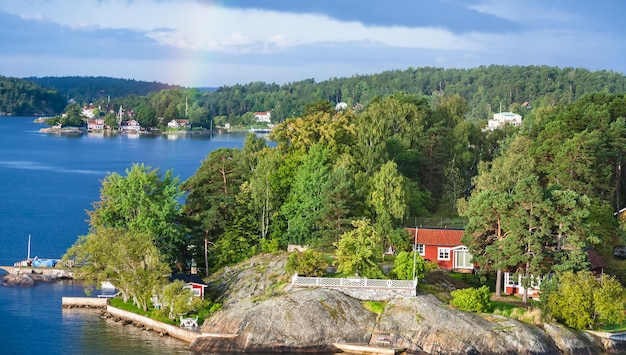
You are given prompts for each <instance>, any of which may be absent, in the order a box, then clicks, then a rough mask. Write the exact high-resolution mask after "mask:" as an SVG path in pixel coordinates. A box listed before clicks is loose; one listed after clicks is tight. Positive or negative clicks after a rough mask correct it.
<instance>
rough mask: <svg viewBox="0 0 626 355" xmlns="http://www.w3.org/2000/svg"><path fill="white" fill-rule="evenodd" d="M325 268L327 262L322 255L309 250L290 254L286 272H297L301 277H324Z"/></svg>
mask: <svg viewBox="0 0 626 355" xmlns="http://www.w3.org/2000/svg"><path fill="white" fill-rule="evenodd" d="M327 268H328V262H327V261H326V259H325V258H324V255H323V254H322V253H320V252H317V251H315V250H311V249H309V250H306V251H304V252H295V253H292V254H291V255H289V261H287V272H290V273H293V272H297V273H298V275H301V276H311V277H320V276H325V275H326V269H327Z"/></svg>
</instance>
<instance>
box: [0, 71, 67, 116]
mask: <svg viewBox="0 0 626 355" xmlns="http://www.w3.org/2000/svg"><path fill="white" fill-rule="evenodd" d="M66 104H67V100H66V99H65V97H64V96H63V95H61V94H59V93H58V92H57V91H56V90H54V89H50V88H45V87H42V86H40V85H38V84H36V83H33V82H31V81H27V80H21V79H16V78H7V77H3V76H0V116H4V115H15V116H31V115H53V114H56V113H59V112H61V111H62V110H63V108H64V107H65V105H66Z"/></svg>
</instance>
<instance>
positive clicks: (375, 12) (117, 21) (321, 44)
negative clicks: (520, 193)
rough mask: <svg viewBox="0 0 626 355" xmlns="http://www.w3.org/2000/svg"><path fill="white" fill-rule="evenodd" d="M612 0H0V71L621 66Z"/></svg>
mask: <svg viewBox="0 0 626 355" xmlns="http://www.w3.org/2000/svg"><path fill="white" fill-rule="evenodd" d="M624 13H626V2H624V1H622V0H603V1H594V2H592V1H570V0H550V1H544V0H428V1H422V0H384V1H383V0H81V1H75V0H19V1H16V0H0V24H1V25H0V75H4V76H13V77H27V76H68V75H71V76H74V75H78V76H111V77H117V78H127V79H136V80H146V81H159V82H164V83H169V84H179V85H184V86H222V85H233V84H236V83H248V82H252V81H265V82H268V83H279V84H283V83H287V82H293V81H299V80H303V79H310V78H313V79H315V80H316V81H318V82H319V81H323V80H327V79H329V78H332V77H350V76H353V75H357V74H371V73H379V72H382V71H385V70H394V69H400V70H404V69H407V68H409V67H422V66H432V67H443V68H472V67H477V66H480V65H491V64H504V65H549V66H558V67H577V68H587V69H590V70H612V71H616V72H619V73H624V72H626V60H624V56H625V54H626V38H625V36H624V35H625V34H626V30H625V29H624V27H623V21H624V20H623V19H622V17H623V14H624Z"/></svg>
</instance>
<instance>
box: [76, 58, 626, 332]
mask: <svg viewBox="0 0 626 355" xmlns="http://www.w3.org/2000/svg"><path fill="white" fill-rule="evenodd" d="M488 69H494V72H495V73H500V74H502V73H506V72H508V70H511V68H504V67H489V68H479V69H478V71H481V70H486V71H488ZM516 69H522V70H531V69H532V70H536V72H537V73H542V72H543V70H545V71H546V73H548V74H549V73H553V74H555V75H554V76H553V77H551V76H549V75H548V76H547V77H546V78H545V80H539V79H538V78H539V77H536V78H535V80H537V84H536V85H535V86H532V87H533V88H534V89H532V90H537V91H534V92H533V94H532V95H531V94H530V92H531V91H532V90H531V89H529V87H531V85H530V84H528V83H527V84H524V85H521V84H520V86H519V87H518V90H517V91H514V90H512V89H511V87H512V86H508V89H507V90H504V89H502V88H501V89H500V90H495V89H494V92H499V93H500V94H501V95H505V96H503V97H500V96H498V95H499V94H494V93H491V92H490V94H489V95H488V94H485V97H486V96H489V97H492V96H493V97H497V98H499V99H489V100H488V101H489V102H492V103H493V104H495V102H498V103H499V102H500V99H502V100H503V101H504V102H503V104H506V105H508V109H510V110H513V111H517V112H521V113H524V119H523V124H522V125H521V126H517V127H516V126H512V125H505V126H504V127H502V128H500V129H495V130H486V129H484V128H485V123H486V118H487V117H488V116H486V115H487V112H489V111H485V112H484V113H480V114H478V113H477V112H479V111H477V109H476V107H475V106H474V104H472V103H471V102H475V101H472V99H473V98H475V97H476V95H471V94H470V93H469V92H465V93H464V92H454V93H452V92H450V91H453V90H451V89H450V87H454V85H452V84H451V83H447V84H445V85H447V87H448V89H442V90H435V92H431V93H430V94H429V95H426V94H424V93H423V92H422V93H407V92H402V90H399V91H398V92H393V93H389V94H387V95H384V94H377V95H374V96H373V97H372V98H371V99H369V100H368V101H367V102H366V104H365V105H363V107H358V108H357V109H346V110H337V109H336V108H335V104H336V102H335V101H336V100H333V99H331V98H329V97H324V98H322V99H318V100H311V101H306V100H304V99H301V100H302V109H301V112H300V113H298V114H296V115H293V116H291V117H289V118H286V119H284V120H282V121H280V122H279V123H278V124H277V125H276V126H275V127H274V129H273V131H272V133H271V134H270V136H269V138H270V141H271V142H272V143H271V144H268V141H267V140H266V139H264V138H259V137H256V136H255V135H252V134H251V135H249V136H248V137H247V139H246V141H245V144H244V146H243V147H242V148H241V149H239V148H221V149H218V150H215V151H213V152H211V153H210V154H209V155H208V156H207V157H206V159H205V160H204V161H203V162H202V164H201V166H200V167H199V168H198V170H197V171H196V172H195V174H194V175H193V176H191V177H190V178H189V179H188V180H186V181H179V180H178V178H176V177H175V175H174V172H172V171H166V172H160V171H159V170H158V169H152V168H151V167H148V166H143V165H134V166H132V167H129V168H128V169H127V171H126V175H121V174H117V173H112V174H109V175H108V176H106V177H105V179H104V180H103V183H102V188H101V191H100V193H101V201H98V202H96V203H95V204H94V209H93V210H92V211H89V217H90V220H89V222H90V226H91V228H90V233H89V234H88V235H86V236H82V237H80V238H79V240H78V241H77V243H76V244H75V245H74V246H73V247H72V248H71V249H70V250H69V251H68V254H67V255H66V258H74V259H76V260H77V261H78V262H79V263H86V264H85V265H88V266H89V268H88V269H87V270H91V271H92V272H91V275H92V277H93V278H94V279H93V280H94V281H96V280H100V278H103V277H104V278H106V279H115V280H116V282H115V284H116V285H117V284H128V285H134V284H142V285H143V286H142V287H141V288H142V289H144V290H148V291H146V292H148V293H149V292H150V291H149V290H150V287H148V286H150V285H153V284H155V283H158V279H159V276H158V275H162V274H165V273H166V270H180V271H184V270H187V269H188V267H189V264H188V262H189V261H190V260H194V261H196V262H197V263H198V265H200V268H201V269H202V270H203V271H204V273H206V275H207V276H208V275H209V274H210V273H211V272H214V271H216V270H218V269H219V268H221V267H224V266H228V265H233V264H236V263H238V262H241V261H243V260H246V259H248V258H250V257H252V256H254V255H256V254H259V253H264V252H275V251H278V250H284V249H285V248H286V246H287V245H288V244H297V245H308V246H310V247H312V248H313V249H315V250H318V251H321V252H329V253H334V254H335V256H336V257H337V260H338V263H339V265H338V267H339V270H340V271H342V272H345V273H346V274H350V273H353V272H358V274H359V275H360V276H365V277H370V278H378V277H385V275H383V273H382V271H381V269H380V265H379V264H377V263H376V262H375V261H374V260H375V258H377V256H380V255H382V253H383V250H386V249H387V248H388V247H390V246H391V247H393V248H395V249H396V250H398V251H399V252H406V251H410V250H411V248H412V245H411V242H412V239H411V237H410V236H409V235H408V234H407V233H406V232H405V230H404V228H405V227H407V226H413V225H423V224H424V225H427V226H433V224H432V223H429V222H428V218H434V219H436V220H441V221H443V220H445V221H452V220H455V221H457V222H458V223H459V224H458V226H461V227H464V229H465V234H464V238H463V243H464V244H465V245H466V246H467V247H468V248H469V251H470V252H471V254H472V255H473V256H474V259H473V262H475V263H476V264H477V267H478V272H479V273H481V274H483V275H489V274H491V275H492V274H494V273H498V274H499V273H500V272H502V271H509V272H514V273H516V274H521V275H523V276H524V277H525V278H526V280H531V279H532V277H533V276H536V275H549V274H557V275H569V274H567V273H569V272H578V271H581V270H587V269H589V260H588V259H587V253H586V250H587V249H588V248H595V249H596V250H597V251H598V252H599V253H600V254H601V255H602V256H604V258H605V260H606V261H607V267H606V269H605V271H606V272H607V273H608V274H609V275H615V276H616V277H618V278H620V279H621V282H622V283H623V282H626V280H624V275H626V273H625V272H624V271H625V270H626V267H625V266H624V262H623V261H620V260H617V259H615V258H613V256H612V248H613V246H615V245H620V244H626V239H625V237H624V235H625V234H624V231H623V229H622V226H620V223H619V219H617V218H615V216H614V212H615V211H617V210H619V209H620V208H621V207H622V206H624V205H626V193H625V189H624V186H623V185H624V179H623V177H624V173H623V172H622V169H621V166H622V160H623V158H624V155H625V153H626V151H625V150H626V144H624V143H626V141H625V140H626V94H624V92H626V90H624V89H623V88H621V85H622V81H623V77H621V76H618V75H617V74H613V73H608V72H600V73H599V74H598V75H599V76H598V77H599V78H601V79H598V80H599V81H598V82H597V85H598V86H597V87H595V86H594V85H595V84H592V83H594V82H596V81H595V80H582V79H581V83H583V82H584V83H586V86H585V85H583V84H580V83H579V84H574V82H577V81H576V79H577V78H578V77H579V75H578V74H579V73H581V75H580V77H584V75H583V74H589V75H590V76H593V74H592V73H589V72H585V71H579V70H573V69H572V70H566V69H563V70H556V69H550V68H547V67H545V68H544V67H533V68H516ZM423 70H426V69H423ZM408 72H413V71H412V70H411V71H407V72H406V73H408ZM416 72H419V70H416ZM446 72H448V70H446V71H442V73H446ZM450 72H455V71H450ZM460 72H463V73H466V74H467V73H471V72H472V71H471V70H466V71H460ZM559 73H560V74H563V75H564V76H563V77H561V76H560V75H557V74H559ZM590 76H588V77H586V78H587V79H589V78H590ZM372 77H376V76H372ZM493 77H495V75H494V76H493ZM566 77H567V78H569V79H568V80H570V81H565V78H566ZM611 77H612V78H614V80H613V81H611V80H609V78H611ZM618 77H619V78H620V80H617V78H618ZM530 78H533V76H530ZM509 79H510V78H509ZM527 79H528V78H527ZM337 80H340V79H337ZM346 80H349V79H346ZM562 80H563V81H562ZM476 81H477V80H474V83H475V82H476ZM602 82H606V83H608V84H607V86H606V87H604V86H602V84H601V83H602ZM444 83H446V81H445V80H444V79H442V80H441V81H440V82H437V83H433V85H435V86H434V87H439V86H440V87H442V88H444ZM310 84H311V85H313V83H312V82H311V83H310ZM251 85H253V84H251ZM259 85H260V84H259ZM460 86H462V85H460ZM312 87H313V86H312ZM541 88H544V89H546V90H545V91H542V90H541ZM585 88H586V89H585ZM593 88H596V89H597V90H596V92H592V93H585V94H582V93H581V91H584V90H590V91H592V90H593ZM228 90H230V88H221V89H220V90H218V91H217V92H214V93H207V92H200V91H197V90H165V91H162V92H159V93H151V94H148V95H147V96H146V97H142V98H139V97H132V98H125V99H124V100H138V102H139V101H141V100H144V101H143V105H144V106H146V107H153V106H152V105H156V103H158V102H163V103H164V102H170V105H169V106H168V105H165V104H164V105H163V106H159V110H163V112H165V111H166V110H167V109H168V108H169V107H176V108H177V112H178V113H177V114H180V110H181V107H185V106H181V102H183V105H184V103H185V101H187V102H190V103H193V104H192V105H197V107H200V104H201V103H202V102H204V103H206V102H207V101H203V100H208V98H212V97H214V96H213V95H225V92H227V91H228ZM459 91H461V90H459ZM479 91H480V90H479ZM276 92H280V93H283V92H284V91H282V88H278V87H277V91H276ZM342 92H343V90H342ZM514 92H515V95H514V94H513V93H514ZM538 92H540V94H539V93H538ZM194 93H195V94H196V95H197V96H192V94H194ZM520 93H523V94H520ZM519 95H521V97H519ZM294 96H295V95H294ZM259 97H260V96H259ZM468 97H471V99H468ZM533 97H534V98H533ZM166 98H167V100H166ZM181 98H184V99H185V100H184V101H182V100H181ZM507 98H508V101H507V100H506V99H507ZM336 99H337V98H336ZM342 99H345V97H344V96H342ZM168 100H169V101H168ZM518 100H519V101H520V102H518ZM348 101H349V100H348ZM494 101H495V102H494ZM521 101H523V102H521ZM483 103H484V102H483ZM224 104H225V105H229V104H232V102H231V101H228V100H226V99H224ZM204 108H205V109H207V110H208V106H207V107H204ZM153 109H154V108H153ZM232 109H233V110H234V107H233V108H232ZM250 109H252V110H256V109H260V107H258V106H254V105H251V106H247V105H246V110H250ZM154 110H155V111H156V109H154ZM205 112H206V111H205ZM233 112H234V111H233ZM475 115H479V116H480V119H472V118H473V117H474V116H475ZM483 115H485V116H483ZM203 116H204V114H203ZM209 116H210V115H209ZM181 201H182V202H181ZM447 223H448V222H446V225H448V224H447ZM438 226H442V225H438ZM448 226H449V225H448ZM130 241H132V243H133V245H132V247H131V246H129V245H128V243H130ZM112 246H118V247H112ZM355 246H360V247H359V248H356V249H354V247H355ZM95 255H97V257H96V256H95ZM129 259H133V260H135V259H136V260H138V262H139V264H137V266H139V267H140V268H141V269H136V268H132V269H129V270H125V271H124V272H120V270H119V269H115V270H114V269H111V265H113V266H114V265H116V263H122V264H123V263H124V260H129ZM405 259H407V260H408V258H405ZM146 270H156V273H155V272H152V273H148V271H146ZM146 273H148V274H149V275H148V274H146ZM141 275H144V276H145V277H144V278H142V279H141V280H139V279H137V278H141ZM155 275H156V276H155ZM498 280H499V278H498ZM129 289H133V287H131V286H129ZM498 290H499V288H498ZM621 290H623V289H621ZM135 291H136V289H135ZM137 292H139V291H137ZM617 294H619V290H618V293H617ZM149 296H150V295H149V294H144V295H140V294H138V295H136V296H135V295H130V294H129V295H128V297H132V298H136V299H139V300H142V301H141V302H139V303H140V304H142V305H145V304H146V302H147V301H146V300H147V299H149ZM616 297H619V296H616ZM555 307H556V306H555ZM617 307H618V308H619V304H617ZM556 308H558V307H556ZM556 308H555V309H556ZM616 319H617V318H616ZM585 324H586V323H585ZM585 326H586V325H585Z"/></svg>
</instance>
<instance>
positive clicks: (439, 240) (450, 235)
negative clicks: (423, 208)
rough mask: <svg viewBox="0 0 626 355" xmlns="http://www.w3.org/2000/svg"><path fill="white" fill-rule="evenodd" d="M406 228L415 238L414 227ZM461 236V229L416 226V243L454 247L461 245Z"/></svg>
mask: <svg viewBox="0 0 626 355" xmlns="http://www.w3.org/2000/svg"><path fill="white" fill-rule="evenodd" d="M406 230H407V232H409V233H410V234H411V236H412V237H413V239H415V228H406ZM462 237H463V229H436V228H420V227H418V228H417V244H424V245H441V246H453V247H454V246H459V245H463V243H462V242H461V238H462Z"/></svg>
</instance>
